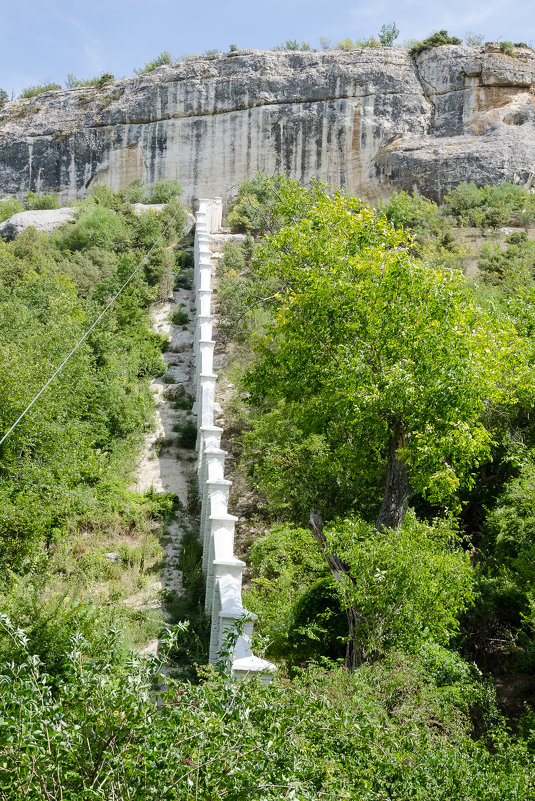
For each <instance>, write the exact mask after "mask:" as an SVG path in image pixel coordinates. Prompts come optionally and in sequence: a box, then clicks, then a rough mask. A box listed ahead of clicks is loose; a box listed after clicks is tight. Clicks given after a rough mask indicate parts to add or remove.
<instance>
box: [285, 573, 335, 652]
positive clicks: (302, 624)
mask: <svg viewBox="0 0 535 801" xmlns="http://www.w3.org/2000/svg"><path fill="white" fill-rule="evenodd" d="M347 631H348V626H347V616H346V613H345V610H344V608H343V605H342V597H341V595H340V590H339V588H338V587H337V586H336V584H335V583H334V580H333V578H332V577H331V576H326V577H325V578H321V579H318V580H317V581H315V582H314V583H313V584H311V585H310V586H309V587H308V588H307V589H305V590H304V592H302V593H301V594H300V595H299V596H298V597H297V599H296V601H295V602H294V603H293V604H292V608H291V612H290V621H289V626H288V654H289V655H291V657H292V658H293V661H294V663H299V662H304V661H308V660H309V659H315V660H319V659H320V658H321V657H328V658H329V659H343V658H344V654H345V650H346V642H347Z"/></svg>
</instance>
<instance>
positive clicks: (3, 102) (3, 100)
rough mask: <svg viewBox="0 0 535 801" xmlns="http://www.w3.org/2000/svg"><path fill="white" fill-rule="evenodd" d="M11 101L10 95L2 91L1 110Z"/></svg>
mask: <svg viewBox="0 0 535 801" xmlns="http://www.w3.org/2000/svg"><path fill="white" fill-rule="evenodd" d="M8 100H9V95H8V93H7V92H6V90H5V89H0V109H1V108H3V107H4V106H5V104H6V103H7V101H8Z"/></svg>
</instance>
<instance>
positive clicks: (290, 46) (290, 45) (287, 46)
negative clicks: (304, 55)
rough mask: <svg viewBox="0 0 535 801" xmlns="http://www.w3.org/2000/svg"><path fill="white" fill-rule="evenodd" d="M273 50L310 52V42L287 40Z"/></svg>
mask: <svg viewBox="0 0 535 801" xmlns="http://www.w3.org/2000/svg"><path fill="white" fill-rule="evenodd" d="M273 50H310V42H298V41H297V39H286V41H285V42H283V43H282V44H280V45H277V46H276V47H274V48H273Z"/></svg>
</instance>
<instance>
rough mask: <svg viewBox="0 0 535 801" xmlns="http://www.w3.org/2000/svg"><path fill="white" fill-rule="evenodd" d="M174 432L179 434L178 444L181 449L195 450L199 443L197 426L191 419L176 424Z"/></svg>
mask: <svg viewBox="0 0 535 801" xmlns="http://www.w3.org/2000/svg"><path fill="white" fill-rule="evenodd" d="M173 430H174V431H176V433H177V434H178V444H179V446H180V447H181V448H188V449H193V448H194V447H195V444H196V442H197V426H196V425H195V423H194V422H193V420H192V419H191V418H189V417H187V418H185V419H184V420H179V422H178V423H175V425H174V427H173Z"/></svg>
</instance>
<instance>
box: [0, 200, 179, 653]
mask: <svg viewBox="0 0 535 801" xmlns="http://www.w3.org/2000/svg"><path fill="white" fill-rule="evenodd" d="M177 188H178V187H177V186H176V185H175V186H174V191H173V192H172V194H174V195H176V192H177ZM171 189H173V188H172V187H170V186H168V185H163V186H155V187H153V189H152V192H153V193H156V194H157V193H158V192H161V191H164V194H165V191H167V194H168V195H169V191H170V190H171ZM139 191H141V192H142V193H143V192H145V191H146V189H145V188H144V187H139V186H138V185H135V186H134V187H129V188H128V189H127V191H126V192H125V193H114V192H112V191H111V190H110V189H109V188H108V187H105V186H101V187H99V188H98V189H97V190H96V191H95V193H94V195H93V196H92V197H91V198H89V199H88V200H86V201H83V202H82V203H80V204H79V205H78V207H77V210H76V221H75V222H74V223H69V224H67V225H64V226H63V227H61V228H60V229H58V230H57V231H56V232H55V233H54V234H53V235H51V236H47V235H46V234H41V233H39V232H37V231H36V230H35V229H34V228H31V227H30V228H27V229H26V230H25V231H23V232H22V233H21V234H20V235H19V237H18V238H17V239H15V240H14V241H12V242H6V241H3V240H0V352H1V358H0V372H1V390H0V428H1V430H2V434H4V433H5V432H6V431H7V430H8V428H9V427H10V426H11V425H12V424H13V423H14V422H15V420H16V419H17V418H18V416H19V415H20V414H21V413H22V412H23V410H24V409H25V407H26V405H27V404H28V403H29V402H30V401H31V399H32V398H33V397H34V396H35V394H36V393H37V392H38V391H39V390H40V389H41V387H42V386H43V384H44V383H45V381H46V380H47V379H48V378H49V376H51V375H52V373H53V372H54V370H55V368H56V367H57V366H58V365H59V364H60V363H61V362H62V360H63V359H64V358H65V357H66V356H67V354H68V353H69V351H70V350H71V348H72V347H73V346H74V345H75V343H76V342H77V341H78V339H79V338H80V337H81V335H82V334H83V333H84V332H85V331H86V330H87V328H88V327H89V325H90V324H91V323H92V322H93V320H94V319H95V318H96V317H97V315H98V314H99V312H100V311H101V310H102V309H103V308H104V306H105V305H106V304H107V303H108V302H109V300H110V299H111V297H112V296H113V295H114V294H115V293H116V292H117V290H118V289H119V288H120V287H121V286H122V284H123V283H124V282H125V280H126V279H127V278H128V276H129V275H130V274H131V273H132V272H133V271H134V269H135V268H136V266H137V264H138V263H139V262H140V260H141V259H142V258H143V256H144V255H145V253H146V252H147V250H148V249H149V247H150V246H151V245H152V244H153V243H154V242H155V240H156V239H157V238H158V236H159V234H160V233H161V232H162V231H163V229H164V227H165V226H166V224H167V223H168V222H170V220H171V218H172V217H173V215H175V213H176V216H174V220H173V222H172V224H171V225H170V226H169V228H168V230H167V232H166V234H165V236H164V237H163V238H162V239H161V241H160V243H159V244H158V246H157V247H156V248H155V249H154V250H153V251H152V253H151V255H150V258H149V259H148V261H147V262H146V263H145V264H144V265H143V268H142V269H140V270H139V271H138V272H137V274H136V275H135V277H134V278H133V280H132V281H131V282H130V284H129V285H128V286H127V287H126V289H125V290H124V292H123V293H122V294H121V295H120V296H119V297H118V299H117V301H116V302H115V304H114V305H113V306H112V307H111V309H110V310H109V311H108V312H107V314H106V316H105V317H104V318H103V319H102V320H101V322H100V323H99V324H98V326H97V327H96V328H95V329H94V331H93V332H92V333H91V334H90V335H89V337H88V338H87V339H86V340H85V342H84V343H83V344H82V345H81V347H80V348H79V350H78V351H77V353H76V354H75V356H74V357H73V358H72V359H71V360H70V361H69V362H68V363H67V364H66V366H65V368H64V369H63V370H62V372H61V373H60V374H59V375H58V376H57V378H56V379H54V381H53V383H52V384H51V386H50V387H49V388H48V389H47V390H46V391H45V392H44V394H43V395H42V396H41V397H40V399H39V401H38V402H37V403H36V404H35V406H33V407H32V408H31V410H30V411H29V412H28V414H27V415H26V416H25V417H24V418H23V419H22V421H21V422H20V423H19V425H18V426H17V427H16V428H15V429H14V431H13V432H12V433H11V434H10V435H9V436H8V437H7V439H6V440H5V441H4V443H3V444H2V446H1V447H0V593H2V596H3V608H4V610H5V611H8V612H9V613H10V615H11V616H12V618H13V619H14V620H15V621H17V622H18V623H21V624H24V625H26V626H29V628H28V634H29V636H30V639H31V641H32V642H33V643H34V646H35V647H36V648H37V650H38V651H39V650H40V652H41V654H42V658H43V659H45V661H46V660H47V659H50V660H51V661H52V662H53V663H54V664H56V665H57V663H58V660H59V661H61V659H62V656H61V653H62V649H63V648H64V647H65V646H66V645H67V643H68V639H69V636H70V629H71V627H73V626H74V627H76V626H81V627H82V630H85V631H90V630H92V631H93V632H94V634H95V636H97V634H98V632H100V633H101V634H102V631H104V630H107V628H108V627H109V626H110V625H114V622H113V617H114V615H113V614H110V613H109V610H106V609H105V608H104V609H102V608H100V609H98V608H96V607H95V606H94V604H93V603H92V601H91V595H93V599H94V600H97V595H98V594H97V595H95V592H94V589H93V590H88V587H89V586H90V585H91V584H95V583H96V582H97V581H98V580H99V579H100V580H101V582H102V584H101V587H102V589H104V588H106V590H107V589H108V583H109V589H110V592H112V593H113V592H115V593H117V592H119V595H120V594H121V587H120V583H119V581H118V579H119V573H120V572H121V571H120V570H119V567H118V566H117V565H116V564H113V563H110V562H109V561H107V560H106V559H105V558H104V553H105V552H106V551H114V550H116V549H117V548H118V547H119V549H120V550H121V551H122V560H124V565H125V566H126V565H127V566H128V568H129V570H128V571H127V572H129V577H128V581H129V582H130V583H135V582H137V583H139V582H143V581H144V580H145V579H144V578H143V575H144V570H143V564H144V562H147V568H149V567H150V565H151V564H152V563H153V562H154V560H155V559H156V558H157V554H158V552H159V548H158V545H157V538H156V537H155V536H154V535H153V534H151V531H152V529H153V527H154V524H153V523H152V522H151V521H153V520H154V519H155V518H161V517H162V516H165V515H167V514H168V513H169V512H170V510H171V509H172V507H173V503H174V502H173V500H172V499H168V498H166V497H157V496H147V497H143V496H140V495H137V494H136V493H133V492H131V491H130V490H129V485H130V482H131V472H132V467H133V462H134V458H135V455H136V452H137V448H138V445H139V442H140V438H141V436H142V434H143V431H144V430H146V428H147V427H148V426H150V425H151V422H152V416H153V401H152V396H151V394H150V392H149V389H148V378H149V377H150V376H153V375H156V374H159V373H163V372H164V369H165V368H164V363H163V361H162V358H161V352H162V349H163V347H164V346H165V341H164V340H163V339H162V338H161V337H160V336H159V335H157V334H155V333H154V332H153V331H151V330H150V329H149V327H148V324H147V323H148V307H149V305H150V304H151V303H152V302H154V301H155V300H157V299H158V298H159V297H162V296H163V297H166V296H167V294H168V292H169V287H170V286H171V285H172V275H171V268H172V262H173V259H172V254H171V253H170V252H169V250H168V249H167V243H168V242H170V241H171V242H172V241H176V239H177V238H179V237H180V236H181V233H182V230H183V226H184V221H185V212H184V211H183V209H182V208H181V207H180V205H179V203H178V201H177V200H176V199H172V200H171V202H170V203H169V204H168V205H167V206H166V207H165V209H164V211H163V212H162V213H161V214H153V213H148V212H145V213H143V214H141V215H140V216H136V214H134V212H133V210H132V207H131V205H130V204H129V203H128V202H126V197H125V195H129V194H130V193H132V192H134V193H139ZM26 204H27V206H28V207H29V208H54V207H55V206H56V205H57V199H56V197H55V196H47V195H44V196H35V195H33V194H32V193H30V195H29V196H27V198H26ZM6 207H7V208H6ZM20 207H21V204H20V203H19V202H18V201H8V202H6V203H2V211H3V213H4V215H6V214H7V213H9V212H11V213H13V211H17V210H19V208H20ZM136 529H137V537H136V540H135V541H132V540H131V538H130V537H129V535H128V532H129V531H133V530H136ZM110 546H112V547H110ZM124 589H125V588H124V587H123V590H124ZM101 594H102V593H101ZM105 596H106V593H104V597H105ZM82 597H83V598H85V600H86V601H87V603H82V602H81V599H82ZM108 600H109V599H108ZM125 617H126V618H128V615H127V614H126V609H124V610H123V611H121V612H120V613H119V614H118V615H117V616H116V622H117V623H119V624H120V625H125V624H126V623H127V622H128V621H126V620H125ZM130 623H131V624H132V625H131V626H130ZM128 625H129V626H130V633H131V634H132V636H133V638H134V640H136V639H137V638H138V636H139V638H140V639H141V640H143V639H144V637H145V636H146V632H145V631H142V630H143V629H144V626H145V622H144V621H143V619H142V616H140V615H138V616H137V619H136V616H135V615H134V614H132V615H131V620H130V621H129V623H128ZM147 625H148V626H149V628H150V627H151V626H152V628H153V627H154V623H148V624H147ZM5 649H7V651H6V650H5ZM0 652H2V653H4V654H7V653H9V647H8V646H7V644H6V641H5V639H4V637H0Z"/></svg>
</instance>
